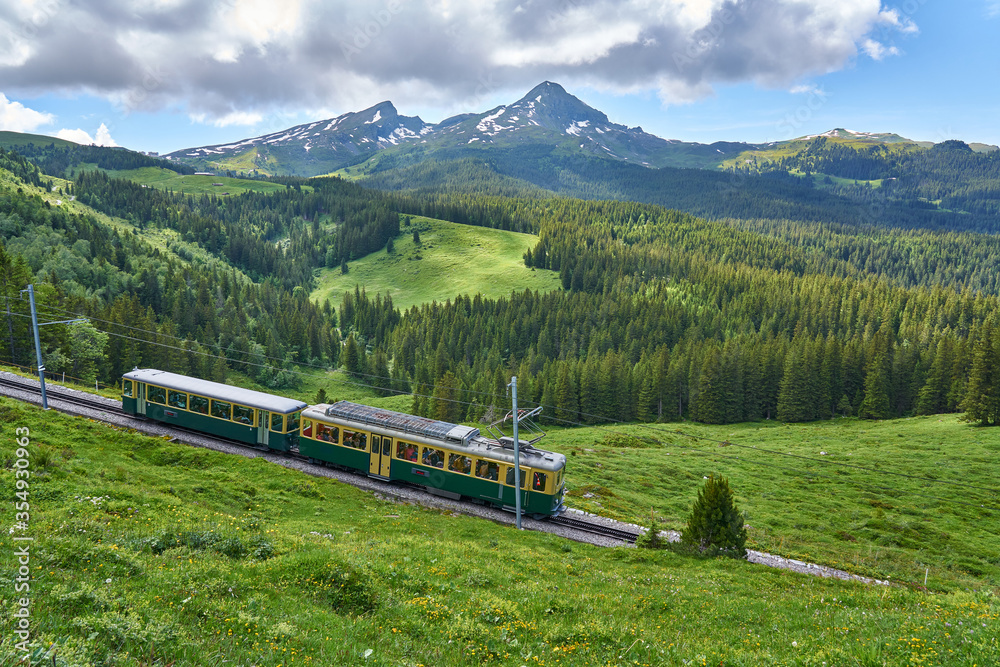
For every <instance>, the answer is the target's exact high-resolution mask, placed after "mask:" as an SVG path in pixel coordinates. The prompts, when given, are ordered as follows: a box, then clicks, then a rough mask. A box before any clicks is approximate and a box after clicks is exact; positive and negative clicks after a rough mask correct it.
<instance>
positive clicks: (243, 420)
mask: <svg viewBox="0 0 1000 667" xmlns="http://www.w3.org/2000/svg"><path fill="white" fill-rule="evenodd" d="M253 412H254V410H253V408H248V407H246V406H245V405H234V406H233V421H234V422H238V423H240V424H246V425H247V426H253V425H254V419H253V417H254V415H253Z"/></svg>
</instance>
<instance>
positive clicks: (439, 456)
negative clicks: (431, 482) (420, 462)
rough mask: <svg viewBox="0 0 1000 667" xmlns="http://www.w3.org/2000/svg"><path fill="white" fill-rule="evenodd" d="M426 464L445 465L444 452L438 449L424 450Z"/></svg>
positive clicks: (433, 465)
mask: <svg viewBox="0 0 1000 667" xmlns="http://www.w3.org/2000/svg"><path fill="white" fill-rule="evenodd" d="M424 465H426V466H431V467H432V468H443V467H444V452H442V451H440V450H437V449H425V450H424Z"/></svg>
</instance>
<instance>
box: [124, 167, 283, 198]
mask: <svg viewBox="0 0 1000 667" xmlns="http://www.w3.org/2000/svg"><path fill="white" fill-rule="evenodd" d="M108 173H109V174H110V175H112V176H115V177H118V178H127V179H129V180H132V181H135V182H136V183H141V184H143V185H148V186H150V187H154V188H159V189H160V190H167V189H170V190H173V191H174V192H180V193H184V194H192V195H197V194H215V195H223V194H229V195H232V196H234V195H239V194H243V193H244V192H251V191H252V192H275V191H277V190H284V189H285V186H284V185H281V184H280V183H271V182H268V181H254V180H248V179H242V178H229V177H228V176H194V175H192V176H184V175H182V174H178V173H177V172H175V171H171V170H169V169H163V168H160V167H143V168H142V169H127V170H119V171H109V172H108ZM216 183H220V184H221V185H215V184H216Z"/></svg>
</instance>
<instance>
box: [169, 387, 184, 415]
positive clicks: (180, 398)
mask: <svg viewBox="0 0 1000 667" xmlns="http://www.w3.org/2000/svg"><path fill="white" fill-rule="evenodd" d="M187 403H188V396H187V394H182V393H181V392H179V391H168V392H167V405H169V406H170V407H172V408H180V409H181V410H187Z"/></svg>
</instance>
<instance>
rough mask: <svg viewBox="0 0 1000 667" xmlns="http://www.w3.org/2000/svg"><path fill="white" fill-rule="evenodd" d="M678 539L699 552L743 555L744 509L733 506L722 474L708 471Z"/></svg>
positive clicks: (744, 549) (727, 484)
mask: <svg viewBox="0 0 1000 667" xmlns="http://www.w3.org/2000/svg"><path fill="white" fill-rule="evenodd" d="M681 541H682V542H684V543H685V544H689V545H692V546H694V547H695V548H697V549H698V550H699V551H701V552H702V553H705V552H708V551H715V552H717V553H719V554H722V555H726V556H733V557H734V558H746V555H747V550H746V542H747V531H746V528H745V527H744V526H743V513H742V512H740V511H739V509H737V507H736V503H735V501H734V500H733V492H732V490H731V489H730V488H729V482H728V481H727V480H726V478H725V477H716V476H715V475H711V476H710V477H709V478H708V481H707V482H705V486H703V487H702V488H701V490H699V491H698V500H697V501H696V502H695V503H694V506H693V507H692V508H691V516H690V517H689V518H688V522H687V527H686V528H685V529H684V531H683V532H682V534H681Z"/></svg>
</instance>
